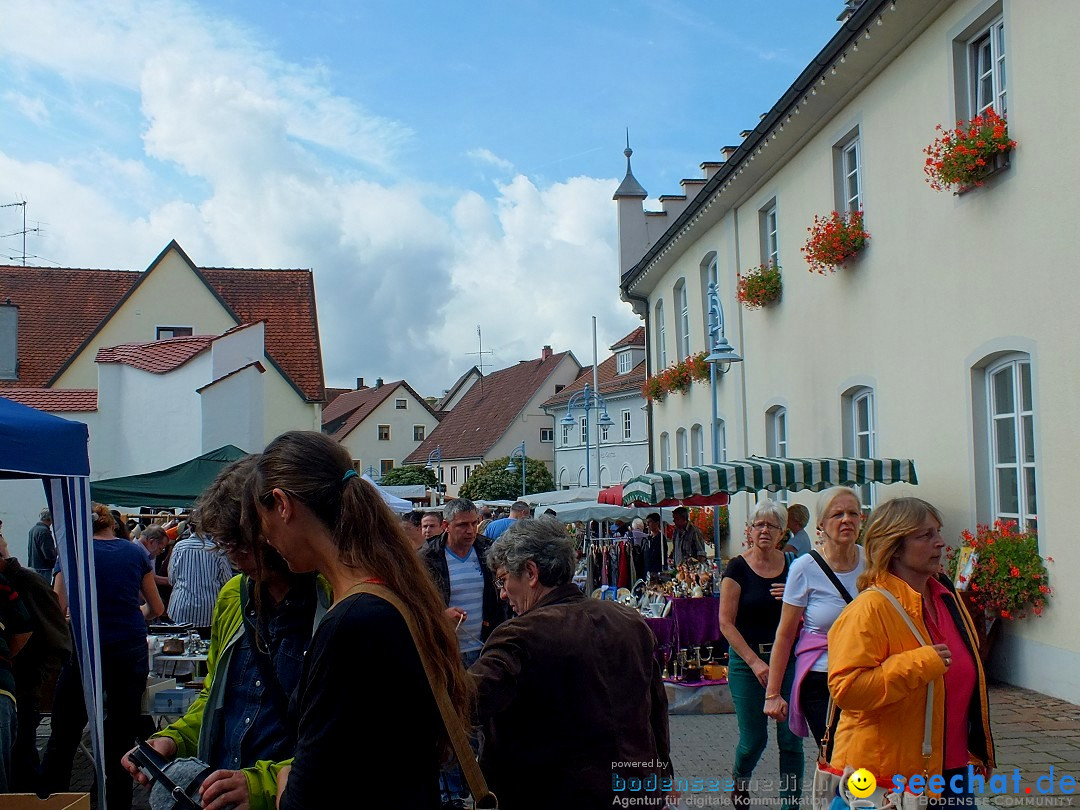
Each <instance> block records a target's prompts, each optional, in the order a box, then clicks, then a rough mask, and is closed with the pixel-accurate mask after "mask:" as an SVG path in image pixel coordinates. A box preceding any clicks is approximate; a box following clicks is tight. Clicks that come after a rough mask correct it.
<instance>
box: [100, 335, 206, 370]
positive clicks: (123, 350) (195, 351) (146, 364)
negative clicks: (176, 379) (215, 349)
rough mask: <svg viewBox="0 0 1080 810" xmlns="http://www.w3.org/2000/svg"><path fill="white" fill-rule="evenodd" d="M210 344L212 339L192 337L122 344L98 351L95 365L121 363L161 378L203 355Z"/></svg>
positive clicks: (199, 336) (204, 336)
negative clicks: (158, 375) (159, 375)
mask: <svg viewBox="0 0 1080 810" xmlns="http://www.w3.org/2000/svg"><path fill="white" fill-rule="evenodd" d="M213 342H214V335H194V336H192V337H178V338H169V339H167V340H152V341H149V342H148V343H123V344H121V345H119V346H108V347H102V348H100V349H98V353H97V357H96V358H95V362H97V363H123V364H124V365H126V366H133V367H134V368H137V369H141V370H142V371H149V372H151V373H152V374H164V373H166V372H168V371H172V370H173V369H176V368H180V366H182V365H184V363H186V362H187V361H188V360H190V359H191V358H193V357H195V356H196V355H199V354H202V353H203V352H205V351H206V350H207V349H209V348H210V344H211V343H213Z"/></svg>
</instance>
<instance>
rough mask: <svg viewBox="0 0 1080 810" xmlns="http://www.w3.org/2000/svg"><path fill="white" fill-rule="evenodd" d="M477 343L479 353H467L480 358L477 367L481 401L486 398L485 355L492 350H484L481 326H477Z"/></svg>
mask: <svg viewBox="0 0 1080 810" xmlns="http://www.w3.org/2000/svg"><path fill="white" fill-rule="evenodd" d="M476 342H477V344H478V347H477V349H478V350H477V351H475V352H466V354H475V355H476V356H477V358H478V360H477V366H478V367H479V368H480V399H483V398H484V355H485V354H491V353H492V352H491V350H490V349H487V350H485V349H484V338H483V336H482V335H481V334H480V324H477V325H476Z"/></svg>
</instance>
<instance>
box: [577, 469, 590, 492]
mask: <svg viewBox="0 0 1080 810" xmlns="http://www.w3.org/2000/svg"><path fill="white" fill-rule="evenodd" d="M577 485H578V486H579V487H587V486H588V485H589V479H588V478H586V477H585V468H584V467H579V468H578V473H577Z"/></svg>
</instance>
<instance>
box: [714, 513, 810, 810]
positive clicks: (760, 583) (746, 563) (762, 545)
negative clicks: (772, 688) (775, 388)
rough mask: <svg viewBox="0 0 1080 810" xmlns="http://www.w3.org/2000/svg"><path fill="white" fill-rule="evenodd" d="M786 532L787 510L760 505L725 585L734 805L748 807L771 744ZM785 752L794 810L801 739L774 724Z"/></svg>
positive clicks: (783, 768) (785, 797)
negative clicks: (772, 667) (768, 688)
mask: <svg viewBox="0 0 1080 810" xmlns="http://www.w3.org/2000/svg"><path fill="white" fill-rule="evenodd" d="M786 526H787V509H785V508H784V506H783V505H781V504H779V503H777V502H776V501H771V500H764V501H761V502H760V503H758V505H757V506H756V507H755V508H754V511H753V513H752V514H751V516H750V527H749V542H750V547H749V548H748V549H747V550H746V551H744V552H743V553H742V554H741V555H739V556H737V557H733V558H732V560H731V562H729V563H728V566H727V569H726V570H725V571H724V579H723V581H722V582H721V584H720V632H722V633H723V634H724V638H726V639H727V641H728V645H729V650H728V653H729V661H728V688H729V689H730V690H731V699H732V702H733V703H734V704H735V716H736V718H737V720H738V723H739V743H738V745H737V746H736V748H735V765H734V768H733V771H732V777H733V780H734V790H733V793H732V802H733V803H734V804H735V805H736V806H739V807H748V806H749V805H750V796H749V782H750V778H751V777H752V776H753V773H754V767H755V766H756V765H757V763H758V761H759V760H760V759H761V755H762V754H763V753H764V751H765V745H766V743H767V742H768V736H769V730H768V718H767V717H766V716H765V715H764V714H763V713H762V711H763V709H764V706H765V701H766V699H767V698H768V697H769V696H768V695H766V693H765V684H766V683H767V681H768V679H769V659H770V658H771V656H772V651H773V639H774V638H775V636H776V628H777V626H778V625H779V623H780V611H781V603H780V599H781V598H782V597H783V594H784V583H785V581H786V580H787V574H788V566H789V565H790V563H791V560H792V559H793V558H794V555H793V554H791V553H785V552H783V551H780V550H779V549H778V548H777V547H776V544H777V541H778V540H779V539H780V538H781V537H783V535H784V530H785V528H786ZM794 674H795V672H794V667H793V666H792V665H791V664H790V663H789V665H788V667H787V669H786V671H785V673H784V678H783V682H782V685H781V686H780V694H781V695H783V696H784V698H785V699H787V697H788V696H789V694H790V692H791V682H792V678H793V677H794ZM776 742H777V746H778V748H779V750H780V776H781V779H780V797H781V807H784V808H789V807H795V806H796V805H797V804H798V802H799V798H800V794H801V792H802V789H801V782H802V775H803V746H802V740H801V739H800V738H799V737H796V736H795V735H794V734H792V733H791V730H790V729H789V728H788V725H787V721H786V720H777V722H776Z"/></svg>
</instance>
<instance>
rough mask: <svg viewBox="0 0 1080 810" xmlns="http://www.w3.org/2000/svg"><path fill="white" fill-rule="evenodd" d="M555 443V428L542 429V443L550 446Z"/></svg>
mask: <svg viewBox="0 0 1080 810" xmlns="http://www.w3.org/2000/svg"><path fill="white" fill-rule="evenodd" d="M553 441H555V428H540V443H541V444H550V443H551V442H553Z"/></svg>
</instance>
